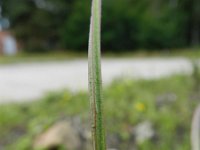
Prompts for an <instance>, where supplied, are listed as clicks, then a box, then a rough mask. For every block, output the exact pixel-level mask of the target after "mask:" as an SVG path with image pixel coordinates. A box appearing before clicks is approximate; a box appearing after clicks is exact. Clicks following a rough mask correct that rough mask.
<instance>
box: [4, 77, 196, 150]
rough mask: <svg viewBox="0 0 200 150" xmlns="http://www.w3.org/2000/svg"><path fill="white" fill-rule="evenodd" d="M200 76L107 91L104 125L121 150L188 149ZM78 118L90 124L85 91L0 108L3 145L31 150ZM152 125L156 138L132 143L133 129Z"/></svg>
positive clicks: (117, 85) (116, 85) (127, 83)
mask: <svg viewBox="0 0 200 150" xmlns="http://www.w3.org/2000/svg"><path fill="white" fill-rule="evenodd" d="M197 83H199V77H198V76H196V75H193V76H191V77H188V76H173V77H169V78H165V79H159V80H150V81H149V80H148V81H147V80H140V81H134V80H131V79H119V80H115V81H114V82H113V83H112V84H111V85H109V86H108V87H106V88H105V89H104V109H105V117H106V118H105V122H106V129H107V133H108V136H109V135H116V136H117V137H118V138H119V139H120V143H119V145H118V148H119V149H120V150H125V149H128V145H130V143H135V146H136V147H137V148H138V149H140V150H149V149H152V150H153V149H155V150H169V149H171V150H190V149H191V147H190V126H191V119H192V114H193V111H194V109H195V107H196V106H197V104H198V103H199V102H200V94H199V85H198V84H197ZM69 116H70V117H73V116H79V117H81V120H82V122H83V123H84V122H88V120H89V118H88V116H89V100H88V95H87V94H86V92H78V93H72V92H69V91H68V90H63V91H61V92H57V93H49V94H48V95H47V96H45V97H44V98H42V99H40V100H38V101H35V102H31V103H26V104H3V105H1V106H0V131H1V132H0V146H2V147H3V149H5V150H13V149H17V150H31V149H32V148H31V145H32V142H33V139H34V137H35V136H37V135H38V134H40V133H41V132H43V131H44V130H45V129H47V128H48V127H49V126H50V125H51V124H53V123H55V122H56V121H57V120H60V119H62V118H66V117H69ZM144 121H149V122H151V123H152V125H153V130H154V132H155V135H154V137H153V138H150V139H147V140H145V141H143V142H142V143H137V142H133V141H131V140H134V139H132V137H131V135H130V128H133V127H135V126H136V125H138V124H140V123H142V122H144Z"/></svg>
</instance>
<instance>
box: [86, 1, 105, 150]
mask: <svg viewBox="0 0 200 150" xmlns="http://www.w3.org/2000/svg"><path fill="white" fill-rule="evenodd" d="M100 43H101V0H92V16H91V23H90V37H89V52H88V59H89V60H88V61H89V62H88V63H89V92H90V105H91V116H92V136H93V149H94V150H106V143H105V133H104V132H105V131H104V126H103V114H102V81H101V45H100Z"/></svg>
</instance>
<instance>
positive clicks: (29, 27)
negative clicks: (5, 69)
mask: <svg viewBox="0 0 200 150" xmlns="http://www.w3.org/2000/svg"><path fill="white" fill-rule="evenodd" d="M199 3H200V2H199V0H140V1H138V0H132V1H130V0H117V1H116V0H105V1H103V15H102V19H103V20H102V41H103V42H102V46H103V49H110V50H131V49H138V48H147V49H163V48H165V49H168V48H177V47H186V46H196V45H199V43H200V19H199V18H200V16H199V14H200V12H199V11H200V8H199V7H200V4H199ZM2 8H3V16H5V17H8V18H9V19H10V21H11V29H12V30H13V32H14V33H15V35H16V36H17V38H18V39H19V40H20V42H21V46H22V47H23V48H24V49H25V50H27V51H47V50H48V51H49V50H52V49H77V50H86V49H87V43H88V42H87V41H88V30H89V18H90V0H84V1H82V0H67V1H66V0H56V1H55V0H15V1H13V0H2Z"/></svg>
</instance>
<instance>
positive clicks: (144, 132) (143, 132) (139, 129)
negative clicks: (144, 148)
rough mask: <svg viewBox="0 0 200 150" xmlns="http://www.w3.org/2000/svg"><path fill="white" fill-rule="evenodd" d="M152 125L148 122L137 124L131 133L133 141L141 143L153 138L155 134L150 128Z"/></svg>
mask: <svg viewBox="0 0 200 150" xmlns="http://www.w3.org/2000/svg"><path fill="white" fill-rule="evenodd" d="M152 126H153V125H152V123H151V122H149V121H145V122H142V123H140V124H138V125H137V126H136V127H135V128H134V130H133V133H134V135H135V139H136V142H137V143H143V142H144V141H146V140H148V139H150V138H153V136H154V135H155V132H154V130H153V127H152Z"/></svg>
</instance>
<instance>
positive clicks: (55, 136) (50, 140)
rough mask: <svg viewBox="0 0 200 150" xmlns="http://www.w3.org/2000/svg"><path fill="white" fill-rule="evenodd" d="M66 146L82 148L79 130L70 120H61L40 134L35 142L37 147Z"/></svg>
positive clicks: (68, 148)
mask: <svg viewBox="0 0 200 150" xmlns="http://www.w3.org/2000/svg"><path fill="white" fill-rule="evenodd" d="M59 146H64V147H65V148H66V149H67V150H75V149H80V146H81V141H80V138H79V134H78V132H77V131H76V130H75V129H74V128H73V126H72V124H71V123H69V122H68V121H60V122H58V123H56V124H55V125H53V126H52V127H50V128H49V129H48V130H47V131H46V132H44V133H43V134H41V135H39V136H38V137H37V138H36V139H35V142H34V144H33V147H34V148H35V149H51V148H54V147H59Z"/></svg>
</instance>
